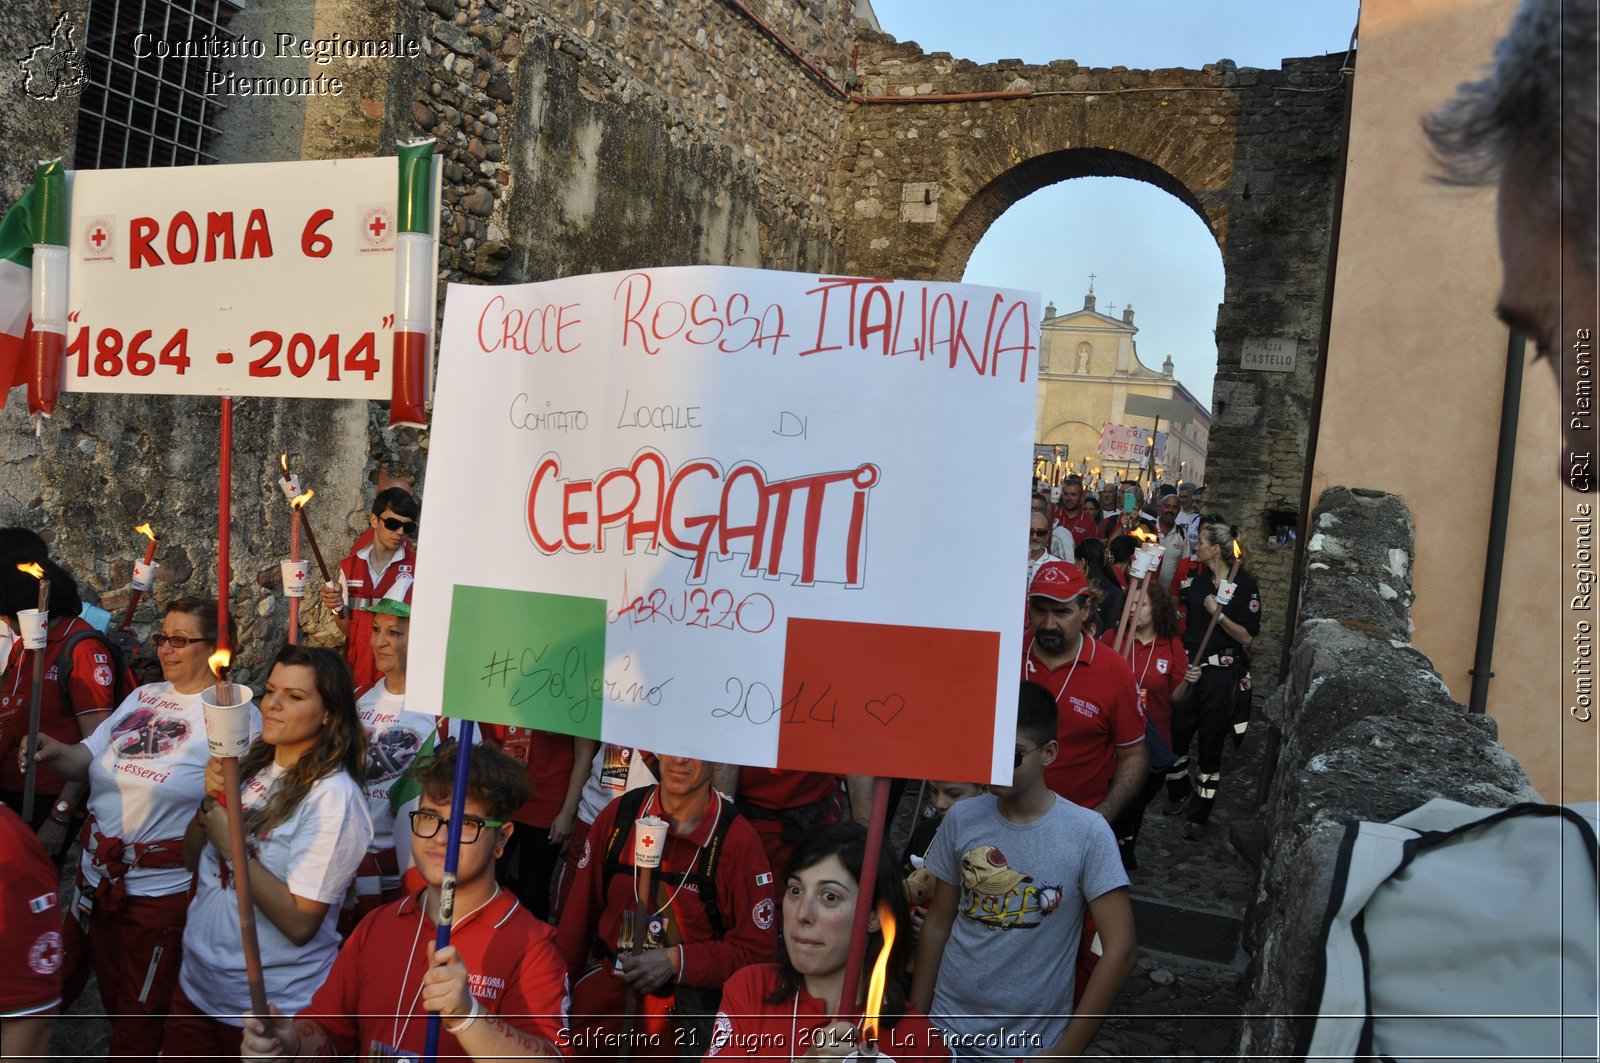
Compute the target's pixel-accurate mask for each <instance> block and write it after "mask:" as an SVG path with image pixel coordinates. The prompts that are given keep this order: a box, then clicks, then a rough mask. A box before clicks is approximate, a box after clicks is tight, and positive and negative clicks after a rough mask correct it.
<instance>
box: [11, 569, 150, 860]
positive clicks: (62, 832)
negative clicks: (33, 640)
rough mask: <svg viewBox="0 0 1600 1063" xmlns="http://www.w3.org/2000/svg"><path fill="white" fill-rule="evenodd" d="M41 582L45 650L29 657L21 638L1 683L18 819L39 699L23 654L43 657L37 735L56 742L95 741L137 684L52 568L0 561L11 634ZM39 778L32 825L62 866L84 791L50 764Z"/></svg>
mask: <svg viewBox="0 0 1600 1063" xmlns="http://www.w3.org/2000/svg"><path fill="white" fill-rule="evenodd" d="M35 570H36V572H37V574H35ZM40 579H47V580H49V581H50V596H49V599H48V601H47V603H46V604H47V606H48V608H47V609H46V610H45V613H46V617H45V624H46V631H45V639H46V641H45V645H44V646H43V648H42V649H40V650H37V651H35V650H30V649H28V648H27V647H26V645H25V641H24V639H22V638H19V639H17V641H16V642H15V643H13V644H12V647H11V658H10V661H9V663H8V664H7V666H6V670H5V675H4V676H3V677H0V799H3V800H4V801H5V803H6V804H8V805H10V806H11V807H12V808H13V809H15V810H17V811H18V812H21V811H22V806H23V800H22V798H23V791H24V789H25V776H26V772H27V768H26V765H25V764H24V761H23V758H21V757H19V756H18V751H19V750H21V749H23V748H25V746H26V744H27V741H28V718H29V710H30V707H31V704H32V701H33V697H34V685H33V682H32V679H33V671H34V669H33V668H32V667H30V666H25V665H24V655H26V656H27V657H28V658H32V656H33V655H34V654H35V653H36V652H37V653H42V654H43V655H44V658H43V666H44V668H43V674H44V676H45V677H46V681H45V682H44V683H42V684H41V685H40V686H39V688H38V692H37V693H38V697H39V716H38V719H39V733H40V734H46V735H49V736H50V737H52V738H54V739H55V740H56V741H58V742H63V743H75V742H79V741H82V740H83V739H84V738H86V737H88V736H89V735H91V734H93V733H94V730H95V728H96V727H98V726H100V722H101V721H102V720H104V719H105V718H106V716H107V715H109V714H110V712H111V710H112V709H113V708H115V707H116V705H117V702H118V701H119V700H120V699H119V698H118V696H117V695H118V690H119V684H121V689H122V690H124V691H125V690H127V688H128V687H129V686H131V685H132V684H131V681H130V680H129V679H128V677H127V675H126V674H125V673H121V668H120V666H119V664H118V663H117V661H116V659H115V658H114V657H113V655H112V653H111V648H110V647H109V646H108V645H107V644H106V643H105V641H104V636H102V635H100V633H99V632H97V631H95V630H94V628H93V627H91V626H90V625H89V623H88V622H87V621H85V620H83V619H82V618H80V617H79V616H78V613H79V612H80V611H81V610H82V608H83V602H82V601H81V600H80V599H79V597H78V585H77V583H76V582H74V580H73V578H72V577H71V576H70V575H68V574H67V572H66V570H65V569H63V568H62V567H61V566H60V565H57V564H56V563H55V562H53V561H49V560H45V561H43V562H42V563H38V562H33V563H29V565H28V567H27V568H23V567H19V558H18V557H16V556H15V555H11V556H8V557H6V558H0V619H3V620H4V621H5V623H6V624H7V626H9V627H10V628H11V630H12V631H14V632H17V633H18V634H19V635H26V632H25V631H24V628H23V623H22V614H24V613H31V611H32V610H35V609H37V608H38V605H39V581H40ZM31 663H32V662H31V660H30V661H29V662H28V664H29V665H31ZM119 673H121V674H119ZM35 772H36V776H37V777H36V779H35V784H34V785H35V791H36V799H35V801H34V807H33V819H32V821H31V822H30V823H29V826H30V827H32V828H34V829H35V830H37V831H38V832H39V841H40V843H41V844H43V845H44V847H45V851H46V852H48V853H50V855H51V856H53V857H56V858H58V859H59V857H60V855H61V853H62V852H63V851H64V850H65V847H66V842H67V839H68V838H69V837H70V835H71V832H72V829H73V827H72V818H73V815H74V813H75V812H76V811H77V808H78V802H79V800H80V799H81V797H82V795H83V791H84V789H85V785H84V784H83V783H81V782H72V781H69V780H67V779H64V778H62V777H61V776H60V775H59V774H57V773H56V772H54V771H52V770H51V769H50V768H49V767H47V766H45V765H38V766H37V767H36V768H35Z"/></svg>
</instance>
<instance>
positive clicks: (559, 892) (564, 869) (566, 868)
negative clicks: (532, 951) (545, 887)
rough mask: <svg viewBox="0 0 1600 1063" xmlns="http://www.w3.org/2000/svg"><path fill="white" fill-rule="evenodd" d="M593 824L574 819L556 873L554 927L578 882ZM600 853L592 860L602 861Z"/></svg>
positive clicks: (552, 901)
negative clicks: (580, 863) (581, 861)
mask: <svg viewBox="0 0 1600 1063" xmlns="http://www.w3.org/2000/svg"><path fill="white" fill-rule="evenodd" d="M593 826H594V824H593V823H585V822H584V821H583V820H581V819H579V818H578V817H577V816H573V817H572V833H571V834H570V835H569V836H568V837H567V847H566V849H565V850H564V851H563V852H562V854H561V867H560V868H559V869H558V870H557V872H556V888H555V896H554V897H553V898H552V899H551V901H550V925H551V926H554V925H555V924H556V923H558V922H560V920H561V909H562V908H563V907H565V906H566V903H567V894H569V893H571V892H572V884H573V883H574V882H576V881H578V861H579V860H582V859H583V843H584V842H585V841H586V840H587V839H588V837H589V829H590V828H591V827H593ZM600 855H601V854H599V853H596V854H594V856H593V857H592V858H591V859H596V860H598V859H600Z"/></svg>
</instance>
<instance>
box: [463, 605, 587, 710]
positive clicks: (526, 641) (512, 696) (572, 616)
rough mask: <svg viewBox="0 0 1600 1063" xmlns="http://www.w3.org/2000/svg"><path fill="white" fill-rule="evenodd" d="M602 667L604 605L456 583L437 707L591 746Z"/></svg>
mask: <svg viewBox="0 0 1600 1063" xmlns="http://www.w3.org/2000/svg"><path fill="white" fill-rule="evenodd" d="M605 664H606V603H605V599H603V598H576V597H572V596H570V595H565V594H543V593H540V592H537V591H513V590H504V589H502V588H498V587H466V586H462V585H460V584H457V585H456V587H455V591H454V593H453V595H452V596H451V605H450V635H449V638H448V640H447V642H446V645H445V658H444V704H443V706H442V709H443V712H444V715H446V716H455V717H459V718H461V719H467V720H477V721H479V722H481V723H503V724H512V725H515V726H517V727H533V728H537V729H539V730H541V731H555V732H557V733H560V734H570V735H577V736H578V737H579V738H593V739H596V740H598V739H599V738H600V713H601V706H602V702H603V699H604V696H605Z"/></svg>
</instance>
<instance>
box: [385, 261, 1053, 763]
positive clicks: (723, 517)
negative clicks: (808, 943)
mask: <svg viewBox="0 0 1600 1063" xmlns="http://www.w3.org/2000/svg"><path fill="white" fill-rule="evenodd" d="M1038 320H1039V319H1038V302H1037V297H1036V296H1033V295H1031V294H1024V293H1019V292H1010V291H997V290H993V289H983V288H973V287H965V286H960V285H949V284H927V283H912V282H904V281H887V280H862V279H857V278H844V277H818V276H814V275H799V274H787V273H772V272H764V271H758V270H746V269H733V268H722V267H682V268H674V269H660V270H641V271H636V272H632V273H617V274H605V275H598V276H591V277H579V278H572V279H568V280H562V281H552V282H549V283H546V284H539V285H525V286H521V287H503V288H486V287H474V286H453V287H452V288H451V289H450V293H449V296H448V300H447V303H446V311H445V322H444V328H443V333H442V343H441V345H440V351H441V354H440V366H439V381H438V390H437V394H436V401H435V406H434V434H433V447H432V452H431V454H430V456H429V469H428V491H427V505H426V513H425V515H424V521H423V532H422V537H421V542H420V547H419V560H418V566H417V569H418V582H417V590H416V596H415V601H416V608H415V612H414V620H413V632H412V646H413V653H412V666H411V677H410V690H409V696H410V697H411V699H412V700H413V702H415V703H416V704H417V705H419V706H421V707H423V708H427V709H431V710H432V711H436V712H437V711H443V712H446V713H449V714H451V715H459V716H465V717H469V718H474V719H479V720H492V721H500V722H516V723H522V724H526V725H528V726H532V727H538V728H543V729H547V730H556V731H562V732H568V733H574V734H582V735H588V736H591V737H597V738H604V739H606V740H609V741H617V742H624V743H627V744H631V745H639V746H643V747H645V748H648V749H652V750H657V751H659V752H665V753H678V754H683V755H692V756H700V757H705V758H708V759H713V760H721V761H729V762H734V763H742V764H752V765H767V766H781V767H792V768H799V769H807V770H827V771H834V772H860V773H864V774H877V775H895V774H899V775H906V776H919V777H934V778H958V779H991V778H992V779H997V780H1006V779H1009V778H1010V772H1011V751H1012V734H1013V728H1014V725H1015V709H1016V697H1017V676H1018V670H1017V666H1016V662H1017V661H1018V660H1019V658H1020V652H1021V620H1022V592H1023V586H1022V580H1023V572H1024V567H1023V563H1022V558H1023V535H1022V532H1023V528H1024V521H1023V517H1024V515H1025V513H1026V507H1025V505H1024V503H1025V499H1026V495H1027V489H1028V480H1027V476H1028V472H1027V461H1026V458H1027V455H1028V454H1029V448H1030V446H1031V440H1032V435H1033V423H1032V422H1033V411H1034V387H1035V385H1034V379H1035V372H1036V354H1037V342H1038V338H1037V327H1038V326H1037V323H1038ZM441 649H442V650H443V652H442V653H441V652H439V650H441Z"/></svg>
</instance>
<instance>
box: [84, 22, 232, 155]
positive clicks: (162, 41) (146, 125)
mask: <svg viewBox="0 0 1600 1063" xmlns="http://www.w3.org/2000/svg"><path fill="white" fill-rule="evenodd" d="M238 6H240V5H239V4H238V3H229V2H228V0H90V3H89V17H88V30H87V33H86V34H85V38H86V39H85V44H86V48H85V51H86V52H87V58H88V68H89V78H88V82H87V84H85V85H84V88H83V94H82V96H81V97H80V98H79V99H80V105H79V110H78V142H77V146H76V151H75V156H74V164H75V165H76V166H77V168H78V169H82V170H97V169H113V168H119V167H140V166H190V165H195V164H198V163H207V162H216V161H217V157H216V156H215V155H213V154H211V153H210V152H209V151H208V150H207V148H208V147H209V146H210V144H211V142H212V141H213V139H214V138H215V136H216V131H217V122H218V120H219V119H220V117H221V115H222V112H223V111H224V110H225V109H226V108H225V106H224V104H223V103H222V100H221V99H220V98H219V97H217V96H208V95H206V91H205V90H206V83H207V79H208V78H209V76H210V73H211V71H212V69H213V68H215V67H217V66H219V65H220V64H221V63H222V62H224V60H222V59H218V58H215V55H216V54H217V51H218V50H219V49H218V48H217V47H216V45H217V44H220V43H221V42H228V43H231V42H233V41H234V40H235V37H234V35H233V34H232V33H231V32H229V30H228V28H227V23H228V22H229V21H231V19H232V17H233V13H234V11H235V9H236V8H237V7H238ZM163 53H165V54H163Z"/></svg>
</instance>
